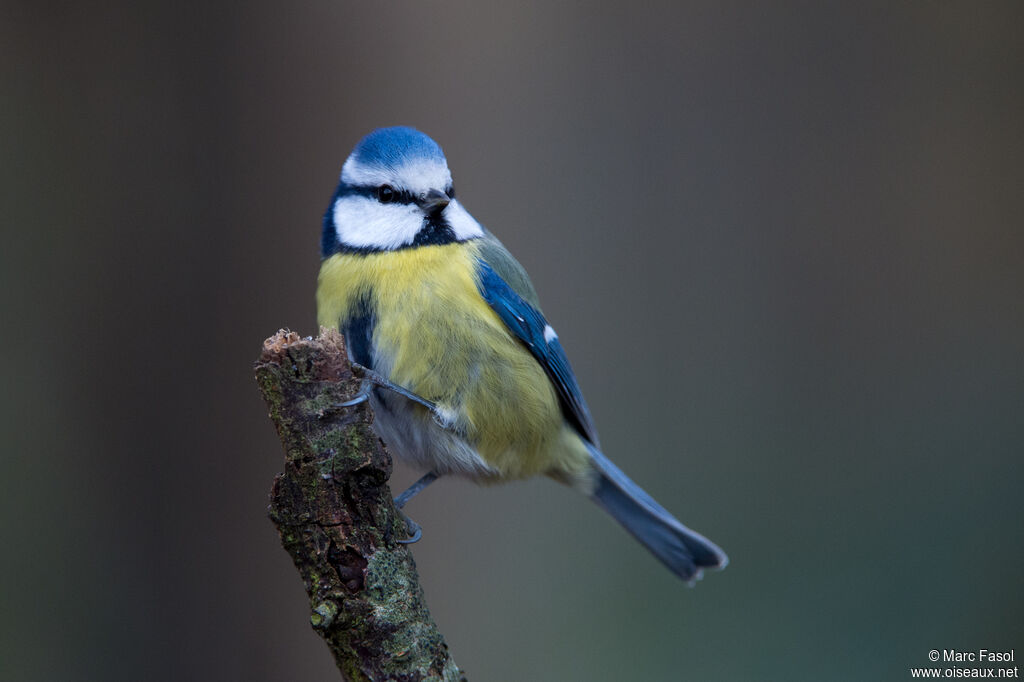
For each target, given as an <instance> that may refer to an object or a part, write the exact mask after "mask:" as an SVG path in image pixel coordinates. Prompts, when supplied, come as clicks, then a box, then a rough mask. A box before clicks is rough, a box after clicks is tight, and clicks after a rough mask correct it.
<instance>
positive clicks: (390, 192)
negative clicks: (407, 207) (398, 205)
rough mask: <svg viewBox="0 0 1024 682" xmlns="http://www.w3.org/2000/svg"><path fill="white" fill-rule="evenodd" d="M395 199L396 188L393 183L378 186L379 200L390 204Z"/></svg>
mask: <svg viewBox="0 0 1024 682" xmlns="http://www.w3.org/2000/svg"><path fill="white" fill-rule="evenodd" d="M394 200H395V190H394V188H392V187H391V185H381V186H380V187H378V188H377V201H379V202H380V203H382V204H390V203H391V202H392V201H394Z"/></svg>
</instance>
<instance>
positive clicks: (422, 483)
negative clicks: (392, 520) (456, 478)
mask: <svg viewBox="0 0 1024 682" xmlns="http://www.w3.org/2000/svg"><path fill="white" fill-rule="evenodd" d="M436 480H437V474H436V473H435V472H433V471H429V472H427V473H425V474H423V476H421V477H420V479H419V480H418V481H416V482H415V483H413V484H412V485H411V486H409V487H408V488H406V489H405V491H404V492H403V493H402V494H401V495H399V496H398V497H396V498H395V506H396V507H398V509H399V512H400V513H401V514H402V517H403V518H404V519H405V528H406V530H407V531H408V532H409V539H408V540H399V541H398V542H399V544H403V545H411V544H412V543H414V542H418V541H419V539H420V538H421V537H423V529H422V528H421V527H420V524H418V523H416V522H415V521H413V520H412V519H410V518H409V516H408V515H407V514H406V513H405V512H403V511H401V509H402V507H404V506H405V504H406V502H408V501H409V500H411V499H412V498H414V497H416V495H417V494H418V493H419V492H420V491H421V490H423V489H424V488H426V487H427V486H428V485H430V484H431V483H433V482H434V481H436Z"/></svg>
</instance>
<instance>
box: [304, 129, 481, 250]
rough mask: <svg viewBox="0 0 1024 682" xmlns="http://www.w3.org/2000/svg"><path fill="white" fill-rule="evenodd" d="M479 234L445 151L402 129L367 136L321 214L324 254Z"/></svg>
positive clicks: (438, 241) (446, 240) (443, 241)
mask: <svg viewBox="0 0 1024 682" xmlns="http://www.w3.org/2000/svg"><path fill="white" fill-rule="evenodd" d="M482 235H483V228H481V227H480V225H479V223H477V222H476V221H475V220H474V219H473V217H472V216H470V215H469V213H467V212H466V210H465V209H464V208H462V206H461V205H460V204H459V202H458V201H456V199H455V190H454V188H453V187H452V175H451V172H450V171H449V170H448V162H447V161H446V160H445V157H444V152H442V151H441V147H439V146H438V145H437V143H436V142H434V141H433V140H432V139H430V138H429V137H427V136H426V135H424V134H423V133H421V132H420V131H418V130H414V129H413V128H406V127H401V126H400V127H395V128H379V129H377V130H375V131H373V132H372V133H370V134H369V135H367V136H366V137H364V138H363V139H362V140H361V141H360V142H359V144H357V145H356V148H355V149H354V150H353V151H352V154H351V155H349V157H348V160H347V161H345V165H344V166H343V167H342V169H341V181H340V182H339V183H338V189H337V190H336V191H335V193H334V197H333V198H332V199H331V205H330V206H329V207H328V209H327V213H326V214H325V215H324V231H323V240H322V244H321V247H322V255H323V257H324V258H327V257H328V256H330V255H332V254H334V253H336V252H338V251H356V252H372V251H393V250H395V249H402V248H407V247H412V246H427V245H431V244H447V243H451V242H456V241H465V240H467V239H473V238H475V237H480V236H482Z"/></svg>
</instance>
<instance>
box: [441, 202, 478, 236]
mask: <svg viewBox="0 0 1024 682" xmlns="http://www.w3.org/2000/svg"><path fill="white" fill-rule="evenodd" d="M444 217H445V220H447V221H448V224H449V225H450V226H451V228H452V232H454V233H455V238H456V239H457V240H459V241H463V240H464V239H472V238H474V237H482V236H484V229H483V228H482V227H480V223H478V222H477V221H476V220H474V219H473V216H471V215H469V212H468V211H467V210H466V209H464V208H463V207H462V204H460V203H459V202H458V201H453V202H452V203H450V204H448V208H446V209H445V211H444Z"/></svg>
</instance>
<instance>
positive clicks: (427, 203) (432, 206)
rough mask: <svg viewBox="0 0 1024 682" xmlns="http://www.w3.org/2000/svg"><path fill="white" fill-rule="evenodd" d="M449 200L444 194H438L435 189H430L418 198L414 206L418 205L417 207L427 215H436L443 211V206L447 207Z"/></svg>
mask: <svg viewBox="0 0 1024 682" xmlns="http://www.w3.org/2000/svg"><path fill="white" fill-rule="evenodd" d="M451 200H452V199H451V197H449V196H448V195H447V194H445V193H444V192H438V191H437V190H436V189H432V190H430V191H429V192H427V193H426V194H421V195H420V198H419V199H418V200H417V201H416V204H417V205H419V207H420V208H422V209H423V210H424V211H425V212H426V213H427V214H428V215H437V214H439V213H440V212H441V211H443V210H444V208H445V206H447V205H448V204H449V203H450V202H451Z"/></svg>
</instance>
